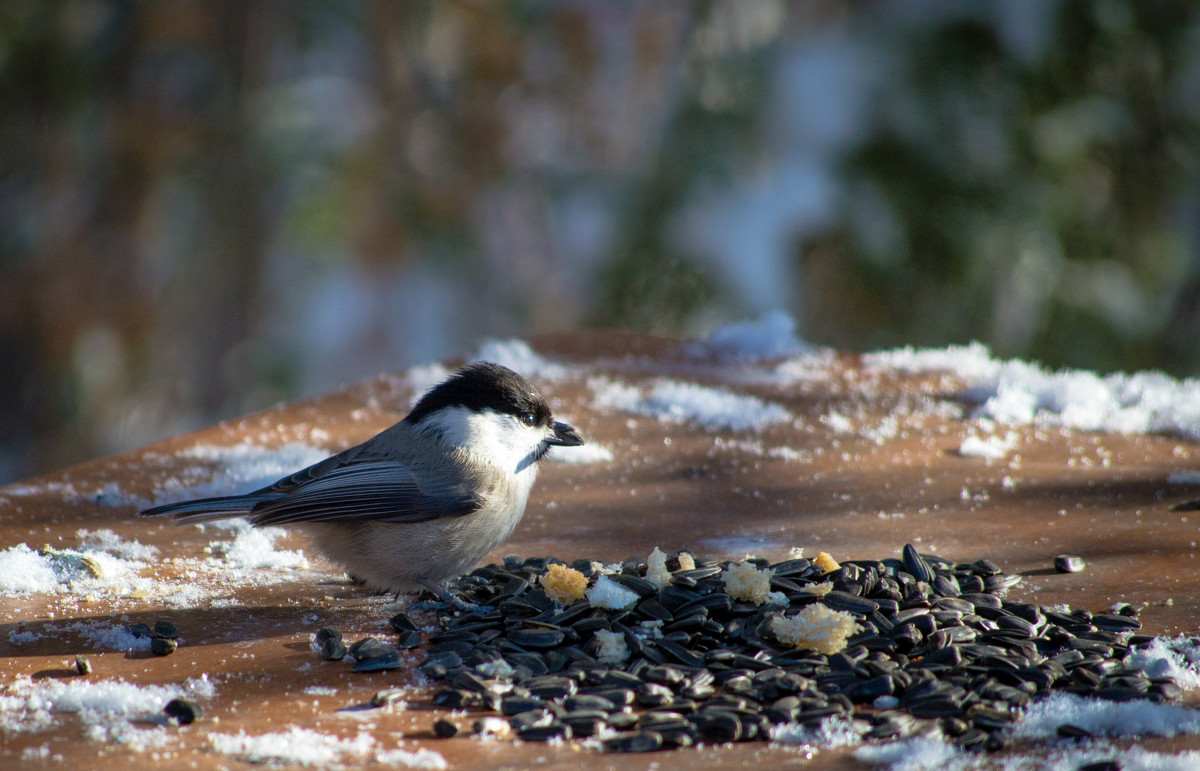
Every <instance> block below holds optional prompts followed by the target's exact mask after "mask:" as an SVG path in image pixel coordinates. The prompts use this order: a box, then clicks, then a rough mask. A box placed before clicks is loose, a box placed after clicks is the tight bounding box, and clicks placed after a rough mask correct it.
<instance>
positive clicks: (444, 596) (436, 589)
mask: <svg viewBox="0 0 1200 771" xmlns="http://www.w3.org/2000/svg"><path fill="white" fill-rule="evenodd" d="M416 581H417V583H419V584H420V585H421V586H424V587H425V588H426V589H428V590H429V591H431V592H433V593H434V594H435V595H437V598H438V599H439V600H441V601H442V602H443V603H445V604H446V605H447V606H449V607H451V608H457V609H459V610H463V611H472V610H473V611H480V612H483V613H487V612H488V611H490V610H491V608H490V607H489V606H487V605H476V604H475V603H473V602H466V601H465V600H463V599H461V598H459V597H456V596H455V595H454V594H453V593H452V592H451V591H450V590H449V589H447V588H446V587H444V586H442V585H441V584H439V583H436V582H434V581H429V580H426V579H424V578H418V579H416ZM431 604H432V603H431ZM418 606H421V608H426V607H428V606H427V605H425V603H420V602H418V603H417V604H415V605H413V608H418Z"/></svg>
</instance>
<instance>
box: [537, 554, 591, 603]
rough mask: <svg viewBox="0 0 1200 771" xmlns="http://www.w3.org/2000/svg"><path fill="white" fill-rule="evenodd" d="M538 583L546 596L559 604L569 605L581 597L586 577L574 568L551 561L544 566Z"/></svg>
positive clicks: (584, 588) (585, 584)
mask: <svg viewBox="0 0 1200 771" xmlns="http://www.w3.org/2000/svg"><path fill="white" fill-rule="evenodd" d="M540 583H541V585H542V590H543V591H545V592H546V596H547V597H549V598H550V599H551V600H554V601H555V602H557V603H558V604H559V605H570V604H571V603H573V602H576V601H578V600H582V599H583V593H584V591H585V590H586V589H587V577H586V576H585V575H584V574H583V573H580V572H579V571H578V570H576V569H574V568H569V567H567V566H566V565H559V564H558V563H552V564H551V565H550V566H549V567H547V568H546V573H545V574H544V575H543V576H542V577H541V580H540Z"/></svg>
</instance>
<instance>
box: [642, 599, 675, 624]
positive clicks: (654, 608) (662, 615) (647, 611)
mask: <svg viewBox="0 0 1200 771" xmlns="http://www.w3.org/2000/svg"><path fill="white" fill-rule="evenodd" d="M637 609H638V613H641V614H642V615H643V616H645V617H646V618H649V619H658V620H659V621H671V620H673V619H674V618H675V616H674V615H673V614H672V613H671V611H669V610H667V608H666V606H665V605H663V604H662V603H661V602H659V601H658V600H656V599H654V598H653V597H651V598H649V599H646V600H642V601H641V602H640V603H638V606H637Z"/></svg>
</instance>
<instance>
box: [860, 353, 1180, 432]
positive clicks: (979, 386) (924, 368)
mask: <svg viewBox="0 0 1200 771" xmlns="http://www.w3.org/2000/svg"><path fill="white" fill-rule="evenodd" d="M863 362H864V364H866V365H867V366H869V367H874V368H892V369H897V370H901V371H905V372H936V371H941V372H947V373H950V374H953V375H956V376H958V377H960V378H962V379H963V380H965V381H967V387H966V388H965V390H964V391H963V393H962V396H963V397H964V398H965V399H967V400H968V401H971V402H973V403H974V404H975V405H976V407H975V409H974V410H973V412H972V417H974V418H987V419H991V420H995V421H997V422H1000V423H1005V424H1010V425H1014V424H1015V425H1021V424H1031V423H1032V424H1036V425H1043V426H1058V427H1063V428H1073V429H1080V430H1085V431H1105V432H1110V433H1126V434H1135V433H1140V434H1152V433H1168V434H1179V435H1181V436H1184V437H1186V438H1188V439H1200V380H1194V379H1188V380H1176V379H1174V378H1171V377H1169V376H1167V375H1164V374H1162V373H1161V372H1136V373H1133V374H1125V373H1115V374H1111V375H1098V374H1096V373H1094V372H1088V371H1085V370H1072V369H1064V370H1059V371H1057V372H1053V371H1049V370H1046V369H1043V368H1042V367H1039V366H1038V365H1036V364H1031V363H1028V362H1024V361H1020V360H1018V359H1012V360H1008V361H1000V360H997V359H993V358H992V357H991V355H990V353H989V352H988V349H987V347H986V346H983V345H981V344H979V343H972V344H970V345H969V346H950V347H948V348H942V349H929V350H917V349H914V348H900V349H896V350H892V351H880V352H877V353H871V354H866V355H864V356H863Z"/></svg>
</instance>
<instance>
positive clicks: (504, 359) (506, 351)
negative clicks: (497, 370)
mask: <svg viewBox="0 0 1200 771" xmlns="http://www.w3.org/2000/svg"><path fill="white" fill-rule="evenodd" d="M471 360H472V361H491V362H495V363H496V364H500V365H503V366H505V367H508V368H509V369H511V370H513V371H514V372H516V373H518V374H520V375H522V376H524V377H527V378H542V379H545V380H558V379H561V378H562V377H564V376H565V375H566V374H567V368H566V367H564V366H563V365H561V364H556V363H554V362H551V361H549V360H547V359H546V358H544V357H543V356H541V355H540V354H539V353H537V352H536V351H534V350H533V348H531V347H530V345H529V343H527V342H525V341H524V340H517V339H510V340H488V341H486V342H484V343H483V345H481V346H480V348H479V351H478V352H477V353H476V354H475V356H473V357H472V359H471Z"/></svg>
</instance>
